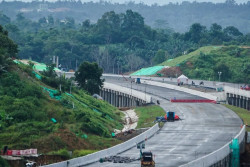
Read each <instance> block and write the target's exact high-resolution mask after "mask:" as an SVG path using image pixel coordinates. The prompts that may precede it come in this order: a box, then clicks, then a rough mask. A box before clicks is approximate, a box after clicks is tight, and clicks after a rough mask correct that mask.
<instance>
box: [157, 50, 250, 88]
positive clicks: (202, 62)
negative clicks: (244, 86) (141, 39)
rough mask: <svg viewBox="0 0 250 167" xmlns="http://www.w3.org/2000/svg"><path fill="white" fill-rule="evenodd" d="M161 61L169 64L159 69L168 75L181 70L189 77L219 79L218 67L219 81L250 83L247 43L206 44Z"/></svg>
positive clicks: (174, 75)
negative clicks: (241, 44)
mask: <svg viewBox="0 0 250 167" xmlns="http://www.w3.org/2000/svg"><path fill="white" fill-rule="evenodd" d="M162 65H167V66H170V67H171V68H169V69H163V70H162V71H161V72H160V73H162V74H163V76H167V77H176V74H178V75H179V74H184V75H186V76H187V77H189V78H192V79H202V80H212V81H218V80H219V75H218V72H219V71H220V72H222V74H221V76H220V81H224V82H233V83H250V47H247V46H236V45H230V46H205V47H201V48H199V49H197V50H195V51H193V52H191V53H189V54H186V55H183V56H180V57H177V58H175V59H173V60H171V61H165V62H164V63H162ZM170 74H171V75H170Z"/></svg>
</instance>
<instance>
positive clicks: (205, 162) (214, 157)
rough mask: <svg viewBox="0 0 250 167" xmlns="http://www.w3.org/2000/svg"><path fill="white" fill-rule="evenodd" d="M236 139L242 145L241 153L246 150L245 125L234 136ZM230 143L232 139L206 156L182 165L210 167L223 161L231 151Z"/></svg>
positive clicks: (183, 166)
mask: <svg viewBox="0 0 250 167" xmlns="http://www.w3.org/2000/svg"><path fill="white" fill-rule="evenodd" d="M234 139H238V141H239V144H240V146H241V153H242V152H243V151H244V150H243V148H244V143H245V126H243V127H242V128H241V131H240V132H239V133H238V134H237V135H236V136H235V137H234ZM230 144H231V141H230V142H228V143H226V144H225V145H224V146H223V147H221V148H220V149H218V150H216V151H214V152H212V153H210V154H208V155H206V156H204V157H201V158H198V159H196V160H194V161H191V162H189V163H187V164H185V165H182V166H180V167H209V166H212V165H214V164H216V163H218V162H222V161H223V160H225V158H226V157H227V156H228V155H229V154H230V153H231V150H230V147H229V145H230Z"/></svg>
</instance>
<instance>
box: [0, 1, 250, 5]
mask: <svg viewBox="0 0 250 167" xmlns="http://www.w3.org/2000/svg"><path fill="white" fill-rule="evenodd" d="M1 1H2V0H0V2H1ZM5 1H13V0H5ZM17 1H24V2H31V1H32V0H17ZM38 1H42V0H38ZM45 1H49V2H54V1H57V0H45ZM81 1H82V2H90V1H93V2H99V1H100V0H81ZM103 1H108V2H111V3H128V2H129V1H133V2H135V3H141V2H142V3H144V4H147V5H152V4H155V3H157V4H158V5H166V4H168V3H169V2H172V3H177V2H178V3H181V2H182V1H183V0H103ZM185 1H189V2H193V1H194V0H185ZM225 1H226V0H196V2H212V3H223V2H225ZM235 1H236V3H238V4H240V3H246V2H247V1H250V0H235Z"/></svg>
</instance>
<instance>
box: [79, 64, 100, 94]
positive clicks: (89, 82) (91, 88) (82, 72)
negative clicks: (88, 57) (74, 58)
mask: <svg viewBox="0 0 250 167" xmlns="http://www.w3.org/2000/svg"><path fill="white" fill-rule="evenodd" d="M102 73H103V70H102V69H101V68H100V67H98V65H97V63H89V62H83V63H82V64H81V65H80V67H79V69H78V70H77V71H76V72H75V77H76V78H75V80H76V81H77V83H78V85H79V86H80V87H81V88H83V89H85V90H87V91H88V92H89V93H90V94H93V93H99V91H100V89H101V87H102V85H103V82H104V80H102V79H101V76H102Z"/></svg>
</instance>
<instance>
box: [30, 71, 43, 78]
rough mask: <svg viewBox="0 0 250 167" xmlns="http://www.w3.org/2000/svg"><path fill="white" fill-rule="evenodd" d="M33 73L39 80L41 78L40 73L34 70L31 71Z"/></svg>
mask: <svg viewBox="0 0 250 167" xmlns="http://www.w3.org/2000/svg"><path fill="white" fill-rule="evenodd" d="M32 73H33V74H35V77H36V78H37V79H39V80H41V79H42V77H41V75H39V74H37V73H36V72H35V71H32Z"/></svg>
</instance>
